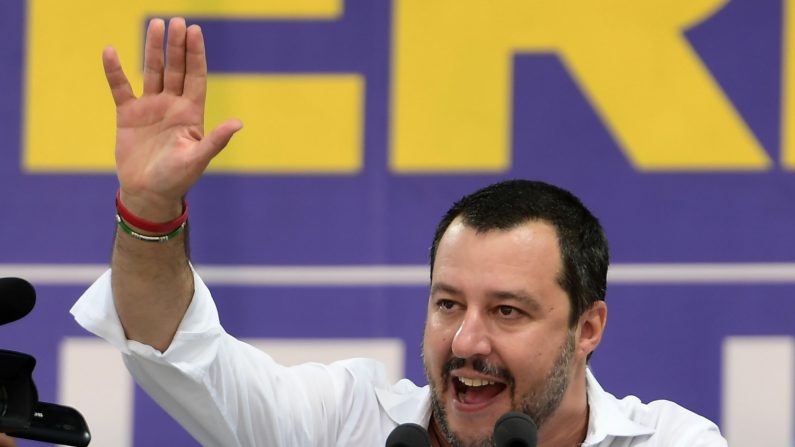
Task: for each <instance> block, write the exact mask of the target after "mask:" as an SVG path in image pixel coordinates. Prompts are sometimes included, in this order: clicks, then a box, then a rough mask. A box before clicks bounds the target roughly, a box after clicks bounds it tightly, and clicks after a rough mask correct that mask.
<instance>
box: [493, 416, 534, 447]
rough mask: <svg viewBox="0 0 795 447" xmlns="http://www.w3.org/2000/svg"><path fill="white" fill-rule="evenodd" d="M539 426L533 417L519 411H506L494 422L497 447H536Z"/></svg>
mask: <svg viewBox="0 0 795 447" xmlns="http://www.w3.org/2000/svg"><path fill="white" fill-rule="evenodd" d="M537 444H538V428H537V427H536V423H535V422H533V419H532V418H531V417H530V416H528V415H526V414H524V413H519V412H518V411H511V412H509V413H505V414H504V415H502V417H500V418H499V419H498V420H497V423H496V424H494V445H495V446H496V447H536V445H537Z"/></svg>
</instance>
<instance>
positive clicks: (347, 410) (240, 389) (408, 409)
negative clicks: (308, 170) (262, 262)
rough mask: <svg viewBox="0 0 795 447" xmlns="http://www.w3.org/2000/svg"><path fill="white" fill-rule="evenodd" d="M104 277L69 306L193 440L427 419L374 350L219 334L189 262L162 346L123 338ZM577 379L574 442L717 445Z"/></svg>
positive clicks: (370, 440) (251, 438) (672, 416)
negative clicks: (365, 353) (298, 358)
mask: <svg viewBox="0 0 795 447" xmlns="http://www.w3.org/2000/svg"><path fill="white" fill-rule="evenodd" d="M110 277H111V272H110V270H108V271H107V272H105V274H104V275H102V276H101V277H100V278H99V279H98V280H97V281H96V282H95V283H94V284H93V285H92V286H91V287H90V288H89V289H88V290H87V291H86V292H85V293H84V294H83V296H82V297H81V298H80V299H79V300H78V301H77V303H75V305H74V306H73V307H72V310H71V312H72V314H73V315H74V317H75V319H76V320H77V322H78V323H79V324H80V325H81V326H83V327H84V328H86V329H87V330H89V331H90V332H92V333H94V334H96V335H98V336H100V337H102V338H104V339H105V340H107V341H108V342H110V343H111V344H113V345H114V346H115V347H116V348H118V349H119V350H120V351H121V352H122V355H123V358H124V363H125V364H126V365H127V368H128V369H129V370H130V373H131V374H132V375H133V377H134V378H135V380H136V381H137V383H138V384H139V385H140V386H141V387H142V388H143V389H144V390H146V392H147V393H148V394H149V395H150V396H152V398H153V399H154V400H155V401H157V403H158V404H160V405H161V406H162V407H163V408H164V409H165V410H166V411H167V412H168V413H169V414H171V416H173V417H174V418H175V419H176V420H177V421H178V422H179V423H180V424H181V425H182V426H183V427H184V428H185V429H186V430H187V431H188V432H189V433H191V435H193V436H194V437H195V438H196V439H197V440H198V441H199V442H200V443H201V444H202V445H206V446H223V447H233V446H307V447H310V446H312V447H315V446H367V447H369V446H373V447H376V446H383V445H384V443H385V440H386V437H387V436H388V435H389V433H390V432H391V431H392V430H393V429H394V428H395V427H397V426H398V425H399V424H402V423H406V422H414V423H417V424H420V425H422V426H424V427H427V426H428V423H429V421H430V416H431V403H430V389H429V387H428V386H427V385H426V386H424V387H418V386H417V385H415V384H414V383H412V382H411V381H409V380H407V379H403V380H401V381H399V382H397V383H394V384H390V383H388V381H387V379H386V373H385V369H384V367H383V365H381V364H380V363H378V362H376V361H374V360H369V359H351V360H345V361H340V362H335V363H332V364H329V365H322V364H317V363H308V364H304V365H299V366H294V367H289V368H288V367H285V366H282V365H279V364H277V363H276V362H274V361H273V359H271V358H270V357H269V356H268V355H267V354H265V353H263V352H262V351H259V350H258V349H255V348H253V347H252V346H250V345H248V344H246V343H243V342H241V341H239V340H237V339H235V338H234V337H232V336H231V335H229V334H227V333H226V332H225V331H224V329H223V327H221V324H220V322H219V319H218V312H217V310H216V307H215V303H214V302H213V299H212V296H211V295H210V292H209V290H208V289H207V287H206V286H205V284H204V282H202V280H201V278H199V276H198V275H197V274H196V273H195V272H194V281H195V290H196V291H195V293H194V296H193V300H192V302H191V304H190V306H189V308H188V311H187V313H186V314H185V317H184V319H183V321H182V323H181V324H180V326H179V329H178V330H177V333H176V335H175V336H174V340H173V341H172V342H171V345H170V346H169V348H168V350H166V352H164V353H161V352H160V351H158V350H156V349H154V348H152V347H151V346H147V345H144V344H141V343H138V342H135V341H131V340H127V339H126V338H125V336H124V331H123V329H122V327H121V324H120V322H119V317H118V315H117V314H116V308H115V306H114V304H113V296H112V293H111V286H110ZM586 380H587V393H588V403H589V408H590V418H589V423H588V434H587V437H586V439H585V442H584V443H583V444H582V445H583V446H598V447H636V446H647V447H655V446H659V447H701V446H709V447H721V446H726V441H725V440H724V439H723V438H722V437H721V435H720V433H719V431H718V428H717V427H716V426H715V424H713V423H712V422H710V421H708V420H707V419H705V418H703V417H701V416H698V415H697V414H695V413H692V412H690V411H688V410H686V409H684V408H682V407H680V406H678V405H676V404H674V403H673V402H669V401H654V402H651V403H649V404H643V403H641V402H640V401H639V400H638V399H637V398H636V397H633V396H630V397H626V398H624V399H621V400H619V399H616V398H615V397H614V396H613V395H611V394H609V393H607V392H605V391H604V390H603V389H602V387H601V386H600V385H599V383H598V382H597V381H596V379H595V378H594V376H593V374H591V371H590V370H588V371H587V374H586Z"/></svg>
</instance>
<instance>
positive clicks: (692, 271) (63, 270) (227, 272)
mask: <svg viewBox="0 0 795 447" xmlns="http://www.w3.org/2000/svg"><path fill="white" fill-rule="evenodd" d="M107 268H108V266H107V265H104V264H0V277H7V276H17V277H20V278H25V279H27V280H28V281H30V282H31V283H33V284H37V285H38V284H55V285H69V284H77V285H88V284H90V283H92V282H93V281H94V280H95V279H96V278H98V277H99V276H100V275H101V274H102V272H104V271H105V270H106V269H107ZM197 270H198V271H199V273H200V274H201V275H202V278H204V280H205V281H206V282H207V283H208V284H213V285H229V286H422V285H427V284H428V280H429V278H428V266H426V265H372V266H361V265H350V266H250V265H224V266H219V265H205V266H198V267H197ZM607 279H608V281H609V282H610V283H611V284H699V283H701V284H708V283H714V284H725V283H734V284H736V283H788V284H792V283H795V263H688V264H686V263H682V264H674V263H667V264H614V265H612V266H611V267H610V271H609V272H608V275H607Z"/></svg>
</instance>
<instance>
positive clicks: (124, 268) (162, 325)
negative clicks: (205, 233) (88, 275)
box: [111, 231, 194, 352]
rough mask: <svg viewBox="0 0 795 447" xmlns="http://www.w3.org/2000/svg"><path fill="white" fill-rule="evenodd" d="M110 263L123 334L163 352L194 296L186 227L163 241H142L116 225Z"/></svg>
mask: <svg viewBox="0 0 795 447" xmlns="http://www.w3.org/2000/svg"><path fill="white" fill-rule="evenodd" d="M111 269H112V280H111V284H112V288H113V297H114V303H115V305H116V312H117V313H118V315H119V319H120V321H121V323H122V326H123V327H124V333H125V335H126V337H127V338H128V339H130V340H135V341H138V342H141V343H144V344H147V345H150V346H152V347H154V348H156V349H158V350H160V351H161V352H164V351H165V350H166V349H167V348H168V346H169V345H170V344H171V340H172V339H173V338H174V334H175V333H176V331H177V328H178V327H179V324H180V322H181V321H182V317H183V316H184V315H185V311H186V310H187V308H188V306H189V305H190V301H191V297H192V296H193V288H194V285H193V274H192V272H191V270H190V266H189V265H188V257H187V255H186V234H185V232H184V231H183V232H182V233H181V234H179V235H177V236H176V237H174V238H173V239H170V240H168V241H166V242H145V241H140V240H137V239H135V238H133V237H132V236H130V235H128V234H126V233H124V232H123V231H117V234H116V240H115V242H114V248H113V257H112V261H111Z"/></svg>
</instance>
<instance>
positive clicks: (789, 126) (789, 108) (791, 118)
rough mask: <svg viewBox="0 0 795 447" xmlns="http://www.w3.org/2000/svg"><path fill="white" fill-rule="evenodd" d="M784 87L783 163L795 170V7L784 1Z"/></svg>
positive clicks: (782, 100) (787, 167)
mask: <svg viewBox="0 0 795 447" xmlns="http://www.w3.org/2000/svg"><path fill="white" fill-rule="evenodd" d="M783 9H784V11H783V15H784V20H783V22H782V23H783V25H784V26H783V27H784V29H783V30H782V34H783V40H782V44H781V47H782V55H781V59H782V64H781V65H782V71H783V73H782V80H783V82H782V87H781V165H782V166H783V167H784V169H787V170H795V135H793V132H795V91H793V87H795V66H793V63H795V33H793V31H794V29H793V27H795V7H793V5H792V2H791V1H785V2H783Z"/></svg>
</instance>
